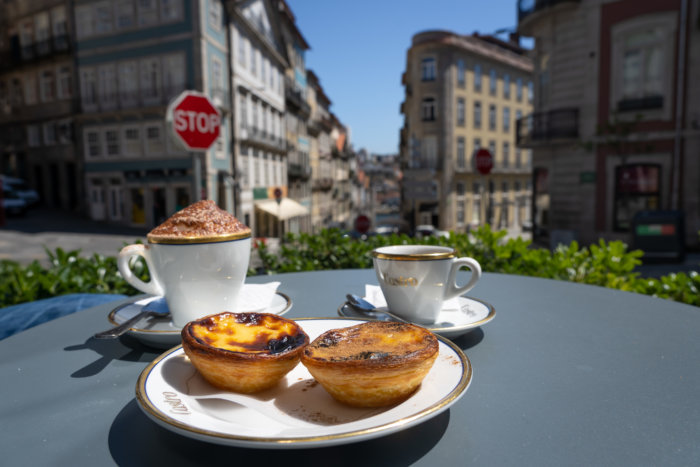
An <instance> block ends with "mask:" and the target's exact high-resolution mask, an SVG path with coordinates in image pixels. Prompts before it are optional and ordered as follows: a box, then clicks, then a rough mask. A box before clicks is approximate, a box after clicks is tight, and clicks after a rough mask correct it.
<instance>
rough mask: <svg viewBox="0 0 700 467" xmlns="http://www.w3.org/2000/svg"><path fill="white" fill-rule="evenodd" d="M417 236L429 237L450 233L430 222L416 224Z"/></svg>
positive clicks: (448, 234) (447, 235)
mask: <svg viewBox="0 0 700 467" xmlns="http://www.w3.org/2000/svg"><path fill="white" fill-rule="evenodd" d="M415 232H416V234H415V235H416V237H419V238H422V237H429V236H431V235H432V236H434V237H449V236H450V233H449V232H445V231H444V230H438V229H437V228H435V226H432V225H430V224H423V225H418V226H416V231H415Z"/></svg>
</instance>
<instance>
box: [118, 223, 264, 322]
mask: <svg viewBox="0 0 700 467" xmlns="http://www.w3.org/2000/svg"><path fill="white" fill-rule="evenodd" d="M250 246H251V239H250V234H249V233H248V235H247V236H245V237H243V238H235V239H233V240H227V241H211V242H208V243H200V242H197V241H196V240H194V241H190V242H179V243H149V244H147V245H142V244H134V245H128V246H126V247H124V248H123V249H122V250H121V251H120V252H119V258H118V260H117V266H118V267H119V272H120V273H121V274H122V276H123V277H124V279H125V280H126V281H127V282H128V283H129V284H131V285H132V286H134V287H135V288H137V289H138V290H140V291H142V292H145V293H148V294H153V295H160V296H164V297H165V301H166V302H167V303H168V308H170V314H171V317H172V322H173V324H174V325H175V326H177V327H183V326H184V325H185V324H187V323H188V322H190V321H192V320H195V319H198V318H201V317H203V316H206V315H210V314H213V313H220V312H222V311H236V308H237V305H238V296H239V293H240V290H241V287H242V286H243V282H244V281H245V277H246V273H247V272H248V262H249V261H250ZM137 256H140V257H142V258H143V259H144V260H146V264H147V265H148V270H149V273H150V276H151V280H150V281H148V282H144V281H142V280H141V279H139V278H138V277H136V276H135V275H134V274H133V272H132V271H131V269H130V268H129V262H130V260H131V259H132V258H135V257H137Z"/></svg>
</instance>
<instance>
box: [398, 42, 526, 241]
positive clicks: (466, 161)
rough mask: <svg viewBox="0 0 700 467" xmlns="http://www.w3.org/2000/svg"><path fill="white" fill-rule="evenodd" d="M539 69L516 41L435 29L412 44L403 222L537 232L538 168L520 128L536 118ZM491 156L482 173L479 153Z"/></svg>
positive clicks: (406, 78) (403, 145) (406, 79)
mask: <svg viewBox="0 0 700 467" xmlns="http://www.w3.org/2000/svg"><path fill="white" fill-rule="evenodd" d="M532 72H533V66H532V63H531V61H530V59H528V58H527V57H526V56H525V50H524V49H522V48H521V47H519V45H518V44H517V43H516V42H513V41H511V42H505V41H502V40H500V39H498V38H495V37H492V36H479V35H477V34H474V35H472V36H462V35H459V34H455V33H452V32H447V31H427V32H422V33H419V34H416V35H415V36H413V41H412V45H411V48H410V49H409V50H408V52H407V58H406V71H405V72H404V74H403V77H402V83H403V85H404V87H405V101H404V102H403V103H402V104H401V112H402V113H403V115H404V126H403V128H402V129H401V138H400V155H401V161H402V167H403V170H404V179H403V192H402V197H403V203H402V215H403V217H404V218H405V219H406V220H408V221H409V223H411V224H412V225H413V226H414V227H415V226H416V225H421V224H431V225H433V226H435V227H437V228H439V229H441V230H454V231H465V230H467V229H468V228H470V227H475V226H478V225H483V224H485V223H490V224H491V225H492V226H493V227H494V228H498V229H508V230H509V231H511V232H514V233H518V232H520V231H521V230H522V228H523V227H524V226H527V225H529V224H530V203H531V201H530V199H531V193H532V187H531V160H530V153H529V151H528V150H522V149H518V148H517V147H516V144H515V135H516V132H515V129H516V128H515V126H516V124H515V122H516V121H517V120H518V119H519V118H521V117H523V116H525V115H528V114H529V113H530V112H531V111H532V83H531V79H532ZM479 148H486V149H488V150H489V151H490V153H491V154H492V156H493V168H492V170H491V172H490V174H488V175H482V174H481V173H480V172H479V171H478V170H477V168H476V164H475V158H474V154H475V153H476V150H478V149H479Z"/></svg>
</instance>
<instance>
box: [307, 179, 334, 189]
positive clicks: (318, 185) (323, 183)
mask: <svg viewBox="0 0 700 467" xmlns="http://www.w3.org/2000/svg"><path fill="white" fill-rule="evenodd" d="M331 188H333V179H332V178H330V177H322V178H317V179H315V180H314V181H313V186H312V189H314V190H320V191H328V190H330V189H331Z"/></svg>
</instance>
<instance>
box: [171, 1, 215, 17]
mask: <svg viewBox="0 0 700 467" xmlns="http://www.w3.org/2000/svg"><path fill="white" fill-rule="evenodd" d="M215 3H219V2H218V1H217V2H215ZM180 18H182V0H160V21H161V23H165V22H170V21H177V20H179V19H180Z"/></svg>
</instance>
